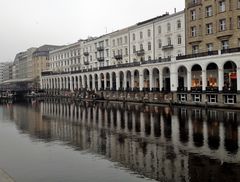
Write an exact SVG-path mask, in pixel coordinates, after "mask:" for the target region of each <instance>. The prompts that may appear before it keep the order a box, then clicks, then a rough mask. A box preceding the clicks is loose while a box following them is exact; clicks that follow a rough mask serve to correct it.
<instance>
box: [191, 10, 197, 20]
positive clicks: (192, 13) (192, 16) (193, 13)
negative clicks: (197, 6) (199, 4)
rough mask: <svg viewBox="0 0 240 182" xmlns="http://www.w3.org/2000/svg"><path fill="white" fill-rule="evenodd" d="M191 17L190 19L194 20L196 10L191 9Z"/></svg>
mask: <svg viewBox="0 0 240 182" xmlns="http://www.w3.org/2000/svg"><path fill="white" fill-rule="evenodd" d="M191 18H192V20H196V10H192V11H191Z"/></svg>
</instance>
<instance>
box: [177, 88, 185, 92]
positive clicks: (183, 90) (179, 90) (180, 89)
mask: <svg viewBox="0 0 240 182" xmlns="http://www.w3.org/2000/svg"><path fill="white" fill-rule="evenodd" d="M177 91H178V92H187V91H188V88H187V87H178V88H177Z"/></svg>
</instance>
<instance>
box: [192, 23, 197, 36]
mask: <svg viewBox="0 0 240 182" xmlns="http://www.w3.org/2000/svg"><path fill="white" fill-rule="evenodd" d="M191 35H192V37H196V36H197V31H196V27H195V26H194V27H191Z"/></svg>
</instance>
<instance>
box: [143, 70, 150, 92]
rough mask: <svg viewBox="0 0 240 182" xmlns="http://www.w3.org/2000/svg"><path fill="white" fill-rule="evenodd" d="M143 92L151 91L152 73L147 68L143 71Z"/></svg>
mask: <svg viewBox="0 0 240 182" xmlns="http://www.w3.org/2000/svg"><path fill="white" fill-rule="evenodd" d="M143 90H144V91H150V72H149V70H148V69H147V68H145V69H144V70H143Z"/></svg>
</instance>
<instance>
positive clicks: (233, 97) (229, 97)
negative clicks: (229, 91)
mask: <svg viewBox="0 0 240 182" xmlns="http://www.w3.org/2000/svg"><path fill="white" fill-rule="evenodd" d="M224 97H225V98H224V102H225V104H235V103H236V102H237V99H236V95H225V96H224Z"/></svg>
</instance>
